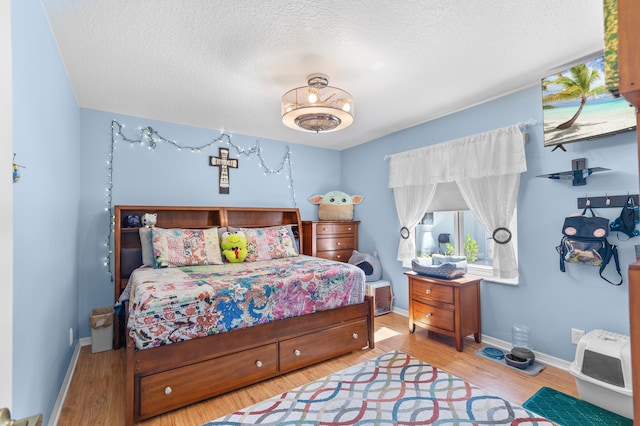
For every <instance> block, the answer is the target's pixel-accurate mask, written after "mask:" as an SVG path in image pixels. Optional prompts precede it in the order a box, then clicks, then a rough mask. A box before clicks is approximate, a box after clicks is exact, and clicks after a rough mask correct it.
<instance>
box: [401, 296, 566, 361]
mask: <svg viewBox="0 0 640 426" xmlns="http://www.w3.org/2000/svg"><path fill="white" fill-rule="evenodd" d="M392 310H393V312H395V313H396V314H398V315H402V316H405V317H407V318H408V317H409V311H406V310H404V309H400V308H396V307H394V308H393V309H392ZM482 342H483V343H486V344H487V345H491V346H495V347H496V348H499V349H502V350H504V351H511V343H510V342H506V341H504V340H500V339H496V338H495V337H491V336H487V335H486V334H483V335H482ZM534 353H535V355H536V361H540V362H541V363H543V364H546V365H550V366H552V367H556V368H559V369H561V370H564V371H569V366H570V365H571V362H570V361H566V360H564V359H561V358H557V357H554V356H551V355H547V354H544V353H541V352H535V351H534Z"/></svg>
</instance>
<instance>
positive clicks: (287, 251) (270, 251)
mask: <svg viewBox="0 0 640 426" xmlns="http://www.w3.org/2000/svg"><path fill="white" fill-rule="evenodd" d="M236 229H237V230H240V231H242V232H244V234H245V235H246V236H247V258H246V259H245V260H244V261H245V262H257V261H260V260H271V259H282V258H284V257H295V256H298V251H297V250H296V243H295V241H294V238H293V237H292V236H291V231H290V229H289V227H287V226H272V227H268V228H234V227H231V226H230V227H229V231H232V230H236Z"/></svg>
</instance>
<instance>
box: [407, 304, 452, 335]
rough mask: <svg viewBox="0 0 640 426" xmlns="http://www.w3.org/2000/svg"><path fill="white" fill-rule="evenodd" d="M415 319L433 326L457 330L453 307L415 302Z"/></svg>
mask: <svg viewBox="0 0 640 426" xmlns="http://www.w3.org/2000/svg"><path fill="white" fill-rule="evenodd" d="M413 320H414V321H415V322H417V323H419V324H420V323H421V324H424V325H426V326H433V327H437V328H441V329H443V330H448V331H454V330H455V320H454V311H453V310H452V309H446V308H441V307H437V306H431V305H427V304H425V303H418V302H414V304H413Z"/></svg>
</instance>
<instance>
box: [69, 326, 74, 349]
mask: <svg viewBox="0 0 640 426" xmlns="http://www.w3.org/2000/svg"><path fill="white" fill-rule="evenodd" d="M69 346H73V328H70V329H69Z"/></svg>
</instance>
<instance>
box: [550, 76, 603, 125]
mask: <svg viewBox="0 0 640 426" xmlns="http://www.w3.org/2000/svg"><path fill="white" fill-rule="evenodd" d="M599 79H600V73H599V72H598V70H596V69H590V68H589V67H587V65H586V64H580V65H576V66H575V67H572V68H570V69H569V72H568V74H567V75H564V74H562V73H558V78H556V79H555V80H550V81H547V82H545V83H547V86H543V87H548V85H551V84H553V85H557V86H560V87H562V90H560V91H559V92H556V93H550V94H548V95H546V96H544V97H543V98H542V103H543V104H547V103H552V102H562V101H570V100H573V99H578V98H580V107H579V108H578V111H576V113H575V114H574V115H573V117H571V118H570V119H569V120H568V121H565V122H564V123H562V124H558V126H557V127H556V129H558V130H562V129H568V128H569V127H571V126H572V125H573V123H575V121H576V120H577V119H578V116H579V115H580V113H581V112H582V108H584V105H585V104H586V103H587V98H589V97H590V96H595V95H599V94H602V93H606V87H605V86H604V85H600V86H597V87H593V88H592V87H591V86H593V84H594V83H595V82H597V81H598V80H599ZM543 84H544V83H543Z"/></svg>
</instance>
